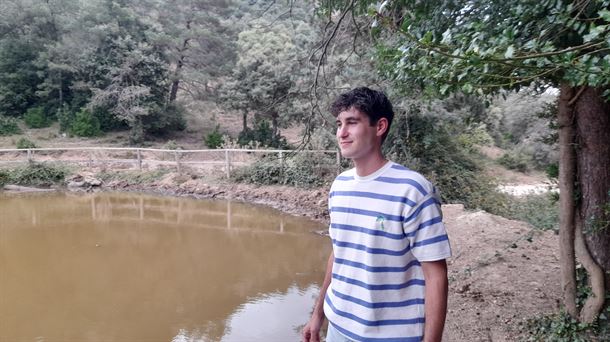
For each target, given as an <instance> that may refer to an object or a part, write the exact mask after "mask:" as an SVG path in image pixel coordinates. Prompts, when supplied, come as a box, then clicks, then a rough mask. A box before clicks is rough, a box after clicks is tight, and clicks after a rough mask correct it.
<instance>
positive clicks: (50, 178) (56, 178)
mask: <svg viewBox="0 0 610 342" xmlns="http://www.w3.org/2000/svg"><path fill="white" fill-rule="evenodd" d="M68 173H69V172H68V170H67V169H66V168H63V167H56V166H51V165H46V164H42V163H31V164H28V165H27V166H22V167H18V168H15V169H4V170H0V185H4V184H8V183H12V184H19V185H34V186H49V185H52V184H58V183H61V182H63V180H64V179H65V177H66V176H67V175H68Z"/></svg>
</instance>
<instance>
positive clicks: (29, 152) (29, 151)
mask: <svg viewBox="0 0 610 342" xmlns="http://www.w3.org/2000/svg"><path fill="white" fill-rule="evenodd" d="M28 163H30V164H31V163H32V150H30V149H29V148H28Z"/></svg>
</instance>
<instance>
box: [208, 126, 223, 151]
mask: <svg viewBox="0 0 610 342" xmlns="http://www.w3.org/2000/svg"><path fill="white" fill-rule="evenodd" d="M219 128H220V126H218V125H216V127H215V128H214V130H213V131H212V132H210V133H208V135H206V136H205V138H204V139H203V141H204V142H205V145H206V146H207V147H209V148H212V149H216V148H219V147H220V146H222V144H223V143H224V138H223V136H222V134H221V133H220V130H219Z"/></svg>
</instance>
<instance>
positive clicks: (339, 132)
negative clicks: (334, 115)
mask: <svg viewBox="0 0 610 342" xmlns="http://www.w3.org/2000/svg"><path fill="white" fill-rule="evenodd" d="M337 136H338V137H345V136H347V127H346V126H345V125H342V126H341V127H339V128H337Z"/></svg>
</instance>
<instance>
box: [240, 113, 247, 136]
mask: <svg viewBox="0 0 610 342" xmlns="http://www.w3.org/2000/svg"><path fill="white" fill-rule="evenodd" d="M241 119H242V128H241V131H242V132H245V131H247V130H248V111H247V110H245V109H244V110H243V111H242V112H241Z"/></svg>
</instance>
